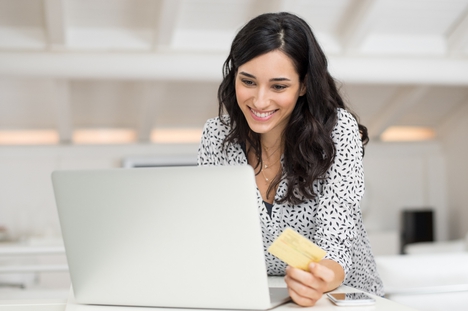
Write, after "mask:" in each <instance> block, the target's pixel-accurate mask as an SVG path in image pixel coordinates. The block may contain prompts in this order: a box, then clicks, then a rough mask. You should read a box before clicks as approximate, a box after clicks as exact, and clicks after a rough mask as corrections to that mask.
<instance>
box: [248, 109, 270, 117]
mask: <svg viewBox="0 0 468 311" xmlns="http://www.w3.org/2000/svg"><path fill="white" fill-rule="evenodd" d="M252 112H253V114H254V115H256V116H257V117H259V118H266V117H268V116H270V115H272V114H273V113H274V112H275V111H269V112H258V111H255V110H252Z"/></svg>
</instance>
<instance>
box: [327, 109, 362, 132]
mask: <svg viewBox="0 0 468 311" xmlns="http://www.w3.org/2000/svg"><path fill="white" fill-rule="evenodd" d="M336 114H337V118H336V125H335V128H334V129H333V132H334V133H337V132H341V133H343V132H357V133H359V127H358V123H357V121H356V118H355V117H354V116H353V114H351V112H349V111H348V110H346V109H343V108H338V109H337V112H336Z"/></svg>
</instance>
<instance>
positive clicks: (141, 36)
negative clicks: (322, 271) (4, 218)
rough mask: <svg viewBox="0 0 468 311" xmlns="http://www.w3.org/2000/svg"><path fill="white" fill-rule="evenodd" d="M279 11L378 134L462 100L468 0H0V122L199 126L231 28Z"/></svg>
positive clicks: (446, 118) (64, 131) (439, 116)
mask: <svg viewBox="0 0 468 311" xmlns="http://www.w3.org/2000/svg"><path fill="white" fill-rule="evenodd" d="M273 11H289V12H293V13H296V14H298V15H299V16H301V17H303V18H304V19H305V20H306V21H307V22H308V23H309V24H310V25H311V27H312V29H313V31H314V33H315V35H316V36H317V39H318V41H319V42H320V44H321V45H322V47H323V49H324V51H325V53H326V55H327V57H328V59H329V63H330V71H331V73H332V75H333V76H334V77H335V78H337V80H338V81H339V82H340V85H341V90H342V93H343V95H344V97H345V98H346V100H347V101H348V103H349V105H350V106H351V108H352V109H353V110H354V111H356V112H357V113H358V114H359V116H360V118H361V122H362V123H364V124H365V125H367V126H368V128H369V130H370V134H371V136H372V137H374V138H375V139H378V138H379V137H380V135H381V134H382V133H384V132H385V131H386V130H388V129H389V128H391V127H394V126H420V127H426V128H429V129H431V130H433V131H434V132H435V133H436V135H439V136H440V135H442V134H443V129H446V128H447V124H448V123H449V122H450V120H451V118H452V117H453V116H454V115H456V114H457V112H458V111H460V110H461V109H463V107H464V106H466V105H468V0H43V1H38V0H0V131H8V130H52V131H55V132H56V133H57V137H58V138H57V140H58V142H62V143H69V142H73V140H74V138H73V137H74V133H75V132H76V131H77V130H79V129H99V128H108V129H128V130H130V131H133V132H134V136H133V138H131V139H134V140H138V141H141V142H150V141H152V137H154V135H153V134H154V130H157V129H193V130H194V131H200V129H201V127H202V126H203V124H204V122H205V121H206V119H207V118H210V117H213V116H215V115H216V114H217V99H216V93H217V86H218V84H219V82H220V79H221V66H222V63H223V61H224V59H225V58H226V56H227V54H228V51H229V47H230V43H231V41H232V39H233V37H234V35H235V34H236V32H237V31H238V30H239V29H240V27H241V26H242V25H243V24H245V23H246V22H247V21H248V20H249V19H250V18H252V17H254V16H256V15H258V14H260V13H264V12H273ZM436 137H437V136H436ZM153 141H154V139H153Z"/></svg>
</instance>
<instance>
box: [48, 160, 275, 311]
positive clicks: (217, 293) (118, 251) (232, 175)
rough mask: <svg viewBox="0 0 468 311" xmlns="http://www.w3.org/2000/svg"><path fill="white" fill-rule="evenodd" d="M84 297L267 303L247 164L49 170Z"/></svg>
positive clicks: (209, 304) (77, 287)
mask: <svg viewBox="0 0 468 311" xmlns="http://www.w3.org/2000/svg"><path fill="white" fill-rule="evenodd" d="M52 182H53V187H54V193H55V199H56V203H57V208H58V214H59V218H60V223H61V228H62V234H63V239H64V243H65V249H66V254H67V260H68V265H69V270H70V277H71V281H72V286H73V290H74V296H75V299H76V301H77V302H78V303H81V304H98V305H124V306H154V307H181V308H218V309H224V308H227V309H260V310H262V309H268V308H270V307H271V303H270V297H269V289H268V280H267V275H266V268H265V261H264V255H263V242H262V234H261V227H260V220H259V216H258V211H257V203H256V201H257V197H256V185H255V179H254V173H253V170H252V168H251V167H250V166H216V167H215V166H210V167H208V166H204V167H195V166H194V167H160V168H138V169H110V170H81V171H55V172H53V174H52Z"/></svg>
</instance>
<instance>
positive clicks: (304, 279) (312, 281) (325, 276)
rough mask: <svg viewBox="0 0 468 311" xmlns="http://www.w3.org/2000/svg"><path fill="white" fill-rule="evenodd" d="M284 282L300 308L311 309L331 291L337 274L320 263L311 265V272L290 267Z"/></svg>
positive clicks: (287, 269)
mask: <svg viewBox="0 0 468 311" xmlns="http://www.w3.org/2000/svg"><path fill="white" fill-rule="evenodd" d="M284 280H285V282H286V284H287V286H288V291H289V296H291V298H292V300H293V301H294V302H295V303H297V304H298V305H300V306H303V307H311V306H313V305H315V304H316V303H317V301H318V300H319V299H320V298H321V297H322V295H323V293H324V292H326V291H328V290H330V287H331V283H333V281H334V280H335V272H334V271H333V270H332V269H330V268H329V267H327V266H325V265H322V264H320V263H310V264H309V271H304V270H301V269H297V268H293V267H290V266H288V267H287V268H286V276H285V277H284Z"/></svg>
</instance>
